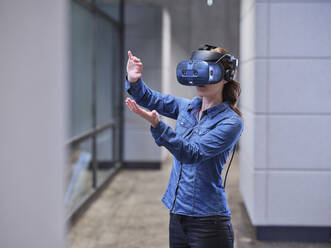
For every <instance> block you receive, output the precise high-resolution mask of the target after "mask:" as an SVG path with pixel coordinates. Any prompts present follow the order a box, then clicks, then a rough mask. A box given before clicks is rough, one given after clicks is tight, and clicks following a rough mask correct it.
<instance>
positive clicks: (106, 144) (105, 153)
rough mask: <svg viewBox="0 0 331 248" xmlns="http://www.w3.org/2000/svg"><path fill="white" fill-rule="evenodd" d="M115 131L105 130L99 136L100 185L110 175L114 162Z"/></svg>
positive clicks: (98, 180) (98, 179)
mask: <svg viewBox="0 0 331 248" xmlns="http://www.w3.org/2000/svg"><path fill="white" fill-rule="evenodd" d="M112 141H113V131H112V129H107V130H104V131H103V132H101V133H99V134H98V136H97V163H98V171H97V182H98V186H100V185H101V184H102V182H103V181H104V180H105V178H107V177H108V175H109V172H110V169H111V168H112V167H113V166H114V164H113V142H112Z"/></svg>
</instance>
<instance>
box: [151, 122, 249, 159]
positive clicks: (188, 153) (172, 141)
mask: <svg viewBox="0 0 331 248" xmlns="http://www.w3.org/2000/svg"><path fill="white" fill-rule="evenodd" d="M242 130H243V122H242V121H241V120H240V119H229V120H225V121H223V122H221V123H220V124H218V125H217V126H216V127H215V128H213V129H212V130H210V131H209V132H208V133H206V134H205V135H203V136H201V138H200V139H198V140H194V141H189V140H187V139H185V138H183V137H181V136H180V135H178V134H177V133H176V132H175V131H174V130H172V128H171V127H169V126H168V125H167V124H165V123H164V122H162V121H160V122H159V124H158V125H157V126H156V127H155V128H153V127H151V132H152V135H153V138H154V140H155V143H156V144H157V145H158V146H164V147H165V148H167V149H168V150H169V152H170V153H171V154H172V155H174V156H175V158H176V159H177V160H178V161H181V162H183V163H186V164H193V163H198V162H201V161H204V160H208V159H210V158H212V157H215V156H217V155H219V154H220V153H222V152H224V151H226V150H227V149H229V148H231V147H232V146H233V145H234V144H235V143H236V142H237V141H238V139H239V137H240V135H241V133H242Z"/></svg>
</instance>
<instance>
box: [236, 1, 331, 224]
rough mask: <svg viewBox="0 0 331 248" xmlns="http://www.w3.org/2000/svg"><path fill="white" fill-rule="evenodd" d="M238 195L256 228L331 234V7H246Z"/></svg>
mask: <svg viewBox="0 0 331 248" xmlns="http://www.w3.org/2000/svg"><path fill="white" fill-rule="evenodd" d="M241 3H242V4H241V22H240V27H241V32H240V33H241V35H240V37H241V42H240V44H241V47H240V51H241V54H240V58H241V64H240V70H241V71H240V82H241V85H242V98H241V109H242V110H243V114H244V118H245V130H244V133H243V135H242V138H241V152H240V190H241V193H242V195H243V198H244V202H245V205H246V208H247V210H248V214H249V216H250V219H251V222H252V223H253V225H255V226H302V227H330V226H331V211H330V209H331V190H330V189H331V153H330V145H331V132H330V127H331V101H330V95H331V84H330V82H331V73H330V67H331V47H330V45H329V43H330V40H331V29H330V26H329V24H330V23H331V15H330V13H331V3H330V2H328V1H304V0H301V1H300V0H297V1H276V0H271V1H267V0H259V1H247V0H244V1H242V2H241Z"/></svg>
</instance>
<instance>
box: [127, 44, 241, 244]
mask: <svg viewBox="0 0 331 248" xmlns="http://www.w3.org/2000/svg"><path fill="white" fill-rule="evenodd" d="M210 51H214V52H219V53H222V54H227V52H226V51H225V50H224V49H222V48H214V49H212V50H210ZM128 56H129V59H128V63H127V80H126V89H127V91H128V93H129V94H130V95H131V96H132V97H133V99H134V100H131V99H130V98H127V99H126V104H127V106H128V108H129V109H130V110H131V111H132V112H134V113H136V114H138V115H139V116H141V117H142V118H144V119H146V120H147V121H149V122H150V124H151V132H152V136H153V137H154V139H155V142H156V144H157V145H158V146H164V147H166V148H167V149H168V150H169V151H170V152H171V153H172V155H173V156H174V162H173V166H172V170H171V174H170V179H169V184H168V187H167V190H166V192H165V194H164V195H163V197H162V202H163V203H164V204H165V206H166V207H167V208H168V209H169V210H170V224H169V242H170V247H171V248H179V247H187V248H189V247H194V248H205V247H206V248H214V247H215V248H216V247H217V248H225V247H233V241H234V234H233V229H232V224H231V212H230V209H229V207H228V205H227V202H226V194H225V190H224V187H223V185H222V177H221V172H222V169H223V167H224V164H225V163H226V159H227V157H228V155H229V154H230V151H231V150H232V149H233V147H234V145H235V144H236V143H237V141H238V139H239V137H240V135H241V133H242V130H243V121H242V119H241V113H240V111H239V110H238V109H237V108H236V106H235V104H236V103H237V100H238V97H239V95H240V85H239V83H237V82H235V81H233V80H231V81H226V80H225V79H222V80H221V81H219V82H218V83H215V84H206V85H204V86H196V89H197V94H198V97H195V98H193V99H192V100H188V99H184V98H177V97H174V96H172V95H164V94H160V93H159V92H156V91H153V90H151V89H149V88H148V87H147V85H146V84H145V83H144V82H143V80H142V79H141V76H142V68H143V64H142V62H141V60H140V59H139V58H137V57H135V56H133V55H132V53H131V52H130V51H129V52H128ZM221 63H222V64H223V66H224V68H225V69H227V68H228V67H229V64H227V62H222V61H221ZM139 105H140V106H143V107H145V108H147V109H149V110H151V112H150V111H146V110H144V109H142V108H141V107H139ZM159 113H160V114H161V115H164V116H167V117H169V118H173V119H176V120H177V122H176V128H175V130H173V129H172V128H171V127H169V126H168V125H166V124H165V123H164V122H163V121H161V120H160V119H159Z"/></svg>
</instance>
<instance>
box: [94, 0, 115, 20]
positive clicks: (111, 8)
mask: <svg viewBox="0 0 331 248" xmlns="http://www.w3.org/2000/svg"><path fill="white" fill-rule="evenodd" d="M96 5H97V6H98V7H99V8H100V9H102V10H103V11H104V12H106V13H107V14H108V15H109V16H110V17H112V18H113V19H115V20H116V21H120V0H97V1H96Z"/></svg>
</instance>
